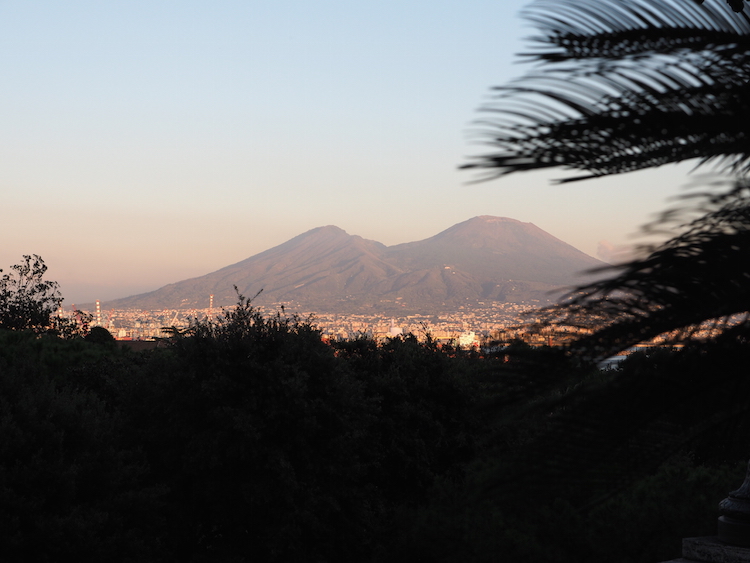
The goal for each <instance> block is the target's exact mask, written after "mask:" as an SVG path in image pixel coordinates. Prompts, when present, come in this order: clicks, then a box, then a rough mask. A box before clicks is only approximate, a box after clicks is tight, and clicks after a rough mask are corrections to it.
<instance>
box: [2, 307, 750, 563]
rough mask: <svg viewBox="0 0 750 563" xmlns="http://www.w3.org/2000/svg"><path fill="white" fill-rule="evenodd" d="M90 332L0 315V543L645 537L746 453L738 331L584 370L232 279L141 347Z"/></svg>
mask: <svg viewBox="0 0 750 563" xmlns="http://www.w3.org/2000/svg"><path fill="white" fill-rule="evenodd" d="M107 336H108V335H107V334H106V332H105V331H103V329H99V330H94V331H92V332H91V333H89V336H88V337H81V336H80V335H73V336H68V337H66V338H63V337H61V336H59V335H54V334H46V333H41V334H40V333H39V331H37V332H35V331H33V330H30V329H27V330H9V329H4V330H1V331H0V436H1V437H2V438H1V439H0V546H2V555H3V560H5V561H40V562H43V561H64V560H76V561H104V560H106V561H180V562H187V561H195V562H199V561H238V562H239V561H279V562H281V561H314V562H317V561H320V562H323V561H342V562H343V561H345V562H356V561H362V562H372V561H388V560H406V559H409V560H413V561H446V562H448V561H451V562H455V561H498V560H502V561H516V562H523V561H529V562H530V561H542V560H551V561H571V562H572V561H576V562H585V561H592V562H593V561H602V560H606V561H622V562H626V561H627V562H630V561H634V562H635V561H659V560H663V559H667V558H669V557H671V556H673V555H676V554H678V553H679V546H680V539H681V538H682V537H683V536H693V535H711V534H713V533H715V522H716V515H717V512H716V506H717V503H718V501H719V500H720V499H721V498H723V497H724V496H726V493H727V492H728V491H730V490H731V489H733V488H736V486H737V485H739V484H740V483H741V482H742V478H743V474H744V460H746V458H747V456H748V453H750V452H749V451H748V444H750V440H748V438H749V437H750V436H749V435H750V414H749V413H748V412H747V410H748V408H747V402H746V400H745V398H746V397H747V395H748V392H750V379H748V378H747V369H746V367H745V366H746V365H747V362H748V359H749V358H748V356H750V353H749V352H748V350H747V347H746V346H745V345H738V343H737V342H734V341H732V342H721V341H717V342H716V343H714V344H712V349H710V350H709V349H707V348H706V346H700V347H696V348H691V347H686V348H685V349H683V350H682V351H680V352H669V351H658V352H654V353H652V354H635V355H633V356H631V357H630V358H629V359H628V360H627V361H626V362H624V363H623V364H622V368H621V369H618V370H613V371H606V372H603V371H599V370H597V369H595V368H591V367H585V366H581V365H576V363H575V361H574V360H572V359H571V358H568V357H567V356H566V355H565V354H564V353H563V352H562V351H560V350H555V349H549V348H541V349H532V348H529V347H527V346H525V345H523V344H521V343H518V344H514V345H511V346H510V347H508V348H506V349H504V350H502V351H500V352H497V353H495V354H494V355H493V354H484V355H480V354H479V353H477V352H476V351H463V350H460V349H458V348H454V347H450V346H443V347H438V346H437V345H436V344H435V343H434V342H432V341H430V340H429V339H428V340H427V341H426V342H425V341H421V342H420V341H418V340H417V339H416V338H415V337H413V336H411V335H408V336H405V337H399V338H394V339H391V340H389V341H387V342H385V343H382V344H377V343H376V342H374V341H372V340H368V339H365V338H363V339H358V340H351V341H343V342H334V343H330V344H329V343H324V342H323V341H321V338H320V335H319V333H318V331H316V329H315V326H314V324H311V323H310V322H307V321H304V320H301V319H298V318H296V317H293V316H292V317H286V316H283V315H276V316H272V317H263V316H262V315H261V314H260V313H259V312H258V311H256V310H255V309H254V308H253V307H252V305H251V303H249V302H248V301H247V300H245V299H241V300H240V303H239V305H238V307H237V308H236V309H233V310H230V311H226V312H225V315H224V316H223V317H222V318H220V319H219V320H218V321H216V322H212V323H209V322H196V323H195V324H194V326H193V327H192V328H191V329H190V330H189V331H187V332H184V333H180V332H179V331H173V333H172V336H171V337H170V338H168V339H166V340H165V341H164V342H163V345H162V346H161V347H158V348H156V349H153V350H150V351H146V352H141V353H134V352H132V351H129V350H128V349H124V348H121V347H119V346H118V344H117V343H116V342H115V341H114V340H112V339H111V338H108V337H107ZM740 344H741V343H740Z"/></svg>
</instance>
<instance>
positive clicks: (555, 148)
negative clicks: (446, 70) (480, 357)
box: [465, 0, 750, 359]
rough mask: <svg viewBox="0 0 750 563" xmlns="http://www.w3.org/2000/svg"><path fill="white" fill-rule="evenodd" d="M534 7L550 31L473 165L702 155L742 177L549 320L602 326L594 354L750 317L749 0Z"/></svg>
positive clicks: (533, 165) (489, 127) (610, 167)
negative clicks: (749, 179) (748, 178)
mask: <svg viewBox="0 0 750 563" xmlns="http://www.w3.org/2000/svg"><path fill="white" fill-rule="evenodd" d="M727 4H729V6H728V5H727ZM730 7H731V9H730ZM525 14H526V17H527V18H528V19H530V20H531V21H532V22H533V23H534V24H536V26H537V27H538V28H539V29H540V31H541V34H540V35H538V36H537V37H535V38H534V41H535V43H536V48H535V49H533V51H532V52H531V53H530V54H527V55H525V56H526V57H527V58H529V59H531V60H532V61H536V62H537V63H539V64H538V65H537V66H536V67H535V69H534V70H533V71H532V72H530V73H528V74H527V75H526V76H524V77H523V78H521V79H519V80H517V81H515V82H512V83H511V84H509V85H507V86H503V87H500V88H497V96H496V98H495V100H494V101H493V103H492V104H490V105H489V106H487V107H485V108H484V110H485V111H486V112H488V113H490V114H491V115H492V116H493V117H492V119H490V120H488V121H486V122H485V123H484V128H483V129H482V133H481V134H482V135H487V136H488V137H489V144H490V145H491V146H492V147H493V151H492V152H490V153H488V154H485V155H483V156H479V157H477V158H476V159H474V161H473V162H471V163H469V164H467V165H466V166H465V168H474V169H480V170H485V171H487V172H488V174H487V175H486V178H494V177H498V176H502V175H504V174H509V173H514V172H518V171H524V170H533V169H543V168H552V167H561V168H563V169H568V170H579V171H584V172H585V173H584V174H581V175H576V176H575V177H574V178H568V179H566V180H563V181H571V180H580V179H585V178H592V177H598V176H604V175H609V174H617V173H624V172H630V171H634V170H639V169H645V168H650V167H655V166H660V165H663V164H668V163H676V162H680V161H684V160H690V159H698V163H699V164H706V163H709V162H711V163H714V164H715V165H717V167H718V168H719V169H720V170H721V171H722V172H724V173H728V174H730V175H733V176H735V177H736V178H737V180H736V182H735V185H734V187H733V188H732V189H730V190H724V191H723V193H719V194H718V195H716V194H714V195H711V194H703V195H702V197H700V198H699V199H697V200H696V199H692V200H691V201H692V202H695V201H698V202H699V203H698V204H697V205H695V204H694V205H692V206H688V207H687V208H685V207H683V208H682V209H681V210H679V211H680V212H677V211H672V212H669V213H666V214H665V215H664V216H663V218H662V225H664V224H667V225H669V226H671V227H674V223H675V222H676V223H677V224H678V225H680V226H681V230H682V231H683V232H682V234H679V235H677V236H676V237H674V238H672V239H671V240H669V241H667V242H666V243H664V244H662V245H660V246H656V247H650V248H646V249H645V250H646V252H645V253H644V257H642V258H639V259H636V260H634V261H632V262H629V263H627V264H623V265H619V266H616V267H614V268H612V269H611V270H610V271H609V273H610V274H611V277H610V278H608V279H604V280H603V281H600V282H597V283H594V284H592V285H588V286H585V287H582V288H578V289H577V290H576V291H574V292H572V293H571V294H570V296H569V297H570V298H569V300H568V301H567V302H565V303H564V304H562V305H559V306H557V307H553V308H551V309H547V310H545V311H544V312H543V313H544V314H543V317H542V318H543V324H546V325H574V326H578V327H585V328H590V329H593V334H592V335H590V336H587V337H584V338H582V339H580V340H579V341H578V343H577V345H578V347H579V348H581V349H582V350H585V351H586V352H587V353H588V354H590V355H591V357H592V358H593V359H596V358H600V357H602V356H606V355H608V354H611V353H613V352H615V351H617V350H621V349H624V348H626V347H628V346H630V345H632V344H634V343H637V342H641V341H644V340H647V339H649V338H652V337H654V336H657V335H659V334H663V333H667V332H671V333H672V335H673V336H674V337H676V338H688V339H689V338H691V337H694V336H696V335H701V336H706V334H707V333H706V332H705V331H704V332H700V331H699V330H698V329H699V328H704V329H705V328H706V326H707V325H706V323H710V326H711V327H712V328H713V332H710V333H708V334H709V336H710V337H714V338H715V337H717V335H718V334H720V333H723V332H726V330H727V329H728V328H729V327H732V328H731V333H732V334H735V335H737V334H739V333H741V332H742V331H743V329H747V327H748V320H747V313H748V311H750V295H749V293H748V289H747V283H748V281H750V279H749V278H750V260H748V256H750V234H749V233H750V199H749V196H748V188H747V187H746V185H745V183H744V182H743V180H742V178H743V176H744V175H746V174H747V173H748V172H750V143H749V142H748V138H747V135H748V122H747V118H746V116H747V115H750V85H749V84H750V82H749V80H750V18H748V15H747V14H746V13H745V11H744V5H743V4H742V2H734V1H730V2H728V3H726V4H725V3H724V2H722V1H721V0H708V1H706V2H705V3H704V4H702V5H699V3H697V2H696V3H694V2H683V1H677V0H568V1H565V0H562V1H556V2H552V1H547V0H538V1H537V2H534V3H533V4H531V5H530V7H529V8H528V9H527V10H526V12H525ZM717 191H721V190H717ZM688 212H692V213H693V215H692V217H690V218H686V216H685V214H686V213H688ZM696 212H697V215H696ZM672 232H674V231H672ZM738 315H739V317H738ZM738 323H739V324H738ZM746 332H747V330H745V333H746Z"/></svg>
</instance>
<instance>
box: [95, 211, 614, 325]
mask: <svg viewBox="0 0 750 563" xmlns="http://www.w3.org/2000/svg"><path fill="white" fill-rule="evenodd" d="M604 265H605V264H604V263H603V262H601V261H599V260H596V259H595V258H592V257H590V256H588V255H586V254H584V253H583V252H581V251H579V250H577V249H575V248H573V247H572V246H570V245H569V244H567V243H565V242H563V241H561V240H559V239H557V238H555V237H554V236H552V235H550V234H549V233H547V232H545V231H543V230H542V229H540V228H539V227H537V226H535V225H534V224H532V223H523V222H521V221H517V220H515V219H509V218H506V217H491V216H480V217H474V218H473V219H469V220H468V221H464V222H462V223H458V224H456V225H454V226H452V227H450V228H449V229H446V230H445V231H442V232H440V233H438V234H437V235H435V236H433V237H430V238H427V239H425V240H421V241H417V242H409V243H405V244H399V245H394V246H385V245H383V244H381V243H379V242H376V241H373V240H367V239H364V238H362V237H360V236H357V235H350V234H348V233H346V232H345V231H344V230H342V229H340V228H338V227H335V226H332V225H329V226H325V227H318V228H315V229H312V230H310V231H307V232H306V233H303V234H301V235H298V236H296V237H294V238H293V239H291V240H289V241H287V242H285V243H283V244H280V245H278V246H275V247H273V248H270V249H268V250H266V251H264V252H261V253H259V254H256V255H254V256H251V257H250V258H247V259H245V260H243V261H241V262H238V263H236V264H232V265H231V266H227V267H225V268H222V269H220V270H217V271H215V272H212V273H209V274H206V275H205V276H201V277H197V278H192V279H188V280H184V281H180V282H177V283H173V284H169V285H166V286H164V287H162V288H160V289H157V290H156V291H152V292H149V293H143V294H140V295H134V296H131V297H126V298H123V299H118V300H115V301H110V302H108V303H106V306H107V307H110V308H114V309H205V308H208V306H209V296H210V295H213V296H214V297H213V306H214V307H223V306H230V305H233V304H235V303H236V300H237V294H236V291H235V289H234V287H235V286H236V287H237V289H238V291H239V292H240V293H241V294H243V295H245V296H248V297H252V296H254V295H256V294H257V293H258V292H259V291H261V290H262V293H261V294H260V295H258V297H257V298H256V301H255V303H256V304H259V305H268V304H274V303H276V304H285V305H286V306H287V307H289V308H291V310H300V311H302V310H307V311H312V310H314V311H321V312H322V311H327V312H340V313H348V314H352V313H358V312H362V313H375V312H378V313H391V312H395V311H399V312H401V314H405V313H411V312H414V313H431V312H435V311H446V310H458V309H459V308H467V307H475V306H479V307H481V306H482V305H483V304H484V303H489V302H506V303H508V302H509V303H518V302H538V303H540V304H544V303H548V302H550V301H551V300H553V299H554V298H555V296H556V295H557V296H559V295H560V294H561V291H562V290H563V289H565V288H569V287H571V286H574V285H577V284H580V283H581V282H583V281H585V280H586V279H587V275H586V272H588V271H590V270H592V269H596V268H599V267H602V266H604Z"/></svg>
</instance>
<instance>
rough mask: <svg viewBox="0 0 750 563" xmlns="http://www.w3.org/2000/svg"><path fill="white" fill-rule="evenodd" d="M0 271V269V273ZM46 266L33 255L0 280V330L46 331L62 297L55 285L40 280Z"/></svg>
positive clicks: (25, 258) (51, 282)
mask: <svg viewBox="0 0 750 563" xmlns="http://www.w3.org/2000/svg"><path fill="white" fill-rule="evenodd" d="M0 272H2V270H0ZM46 272H47V266H46V265H45V263H44V261H43V260H42V258H41V257H40V256H38V255H36V254H33V255H24V257H23V261H22V262H21V263H19V264H16V265H14V266H11V267H10V271H9V272H8V273H6V274H3V276H2V277H0V328H7V329H12V330H24V329H31V330H35V331H42V330H46V329H48V328H50V325H51V322H52V315H53V314H54V313H55V311H56V310H57V309H58V308H59V307H60V304H61V303H62V296H61V295H60V291H59V285H58V283H57V282H54V281H49V280H45V279H44V274H45V273H46Z"/></svg>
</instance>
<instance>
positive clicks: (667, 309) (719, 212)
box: [542, 185, 750, 359]
mask: <svg viewBox="0 0 750 563" xmlns="http://www.w3.org/2000/svg"><path fill="white" fill-rule="evenodd" d="M694 197H696V196H691V197H690V199H691V200H692V199H694ZM699 197H701V198H702V199H701V205H698V206H693V205H690V206H687V207H682V208H678V209H676V210H671V211H669V212H667V213H665V214H664V215H663V218H662V220H661V221H660V223H658V225H659V226H661V227H667V228H668V227H670V224H674V223H675V222H679V221H680V220H681V219H683V218H684V214H685V213H688V212H689V213H691V214H692V213H698V214H699V215H700V216H699V217H698V218H697V219H694V220H692V221H691V222H690V223H689V224H688V225H687V226H686V228H685V230H684V232H682V233H681V234H679V235H678V236H675V237H673V238H672V239H670V240H669V241H667V242H666V243H663V244H662V245H660V246H657V247H653V248H648V250H649V253H648V254H647V255H646V256H645V257H644V258H641V259H636V260H634V261H631V262H629V263H626V264H624V265H620V266H613V267H611V268H608V269H609V270H610V271H614V272H616V275H614V276H613V277H611V278H608V279H605V280H602V281H598V282H594V283H592V284H590V285H588V286H585V287H582V288H579V289H578V290H577V291H576V292H575V293H574V294H572V295H571V296H570V299H569V301H567V302H565V303H563V304H561V305H558V306H554V307H550V308H548V309H546V310H544V312H543V314H542V318H543V321H542V324H543V325H553V326H576V327H578V328H587V329H592V330H594V332H593V334H591V335H590V336H586V337H583V338H581V339H580V340H578V341H577V342H576V343H575V344H574V347H576V348H577V349H579V350H581V351H584V352H586V353H587V354H588V355H589V356H591V357H592V358H594V359H600V358H603V357H606V356H609V355H612V354H614V353H616V352H617V351H620V350H623V349H625V348H628V347H630V346H632V345H634V344H637V343H639V342H643V341H647V340H649V339H652V338H654V337H656V336H658V335H662V334H664V333H669V332H672V333H673V335H672V336H673V338H674V339H675V340H682V341H686V340H693V339H696V338H697V339H700V338H705V337H707V336H711V337H716V336H717V334H718V333H721V332H725V331H734V332H738V331H739V330H745V331H748V330H750V261H748V259H747V257H748V256H749V255H750V187H748V186H747V185H738V186H736V187H734V188H733V189H732V190H730V191H729V192H726V193H722V194H718V195H717V194H701V195H700V196H699Z"/></svg>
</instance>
